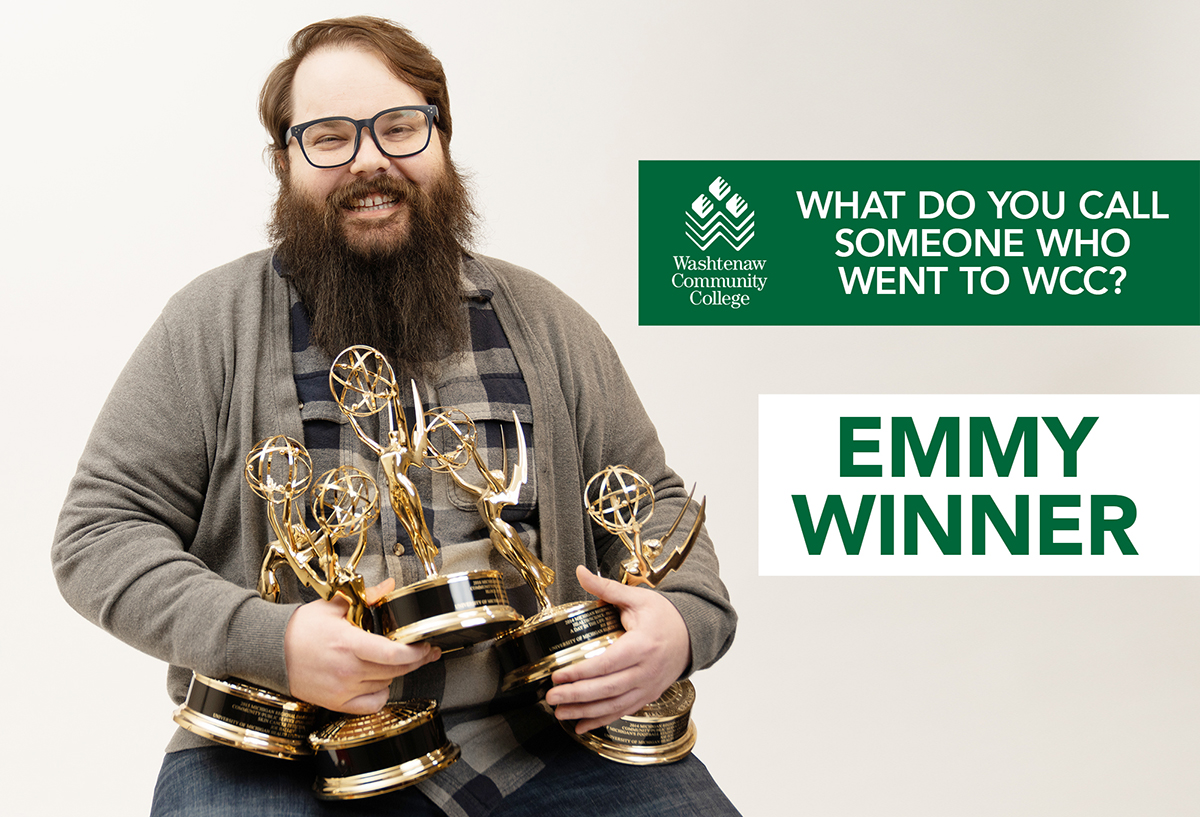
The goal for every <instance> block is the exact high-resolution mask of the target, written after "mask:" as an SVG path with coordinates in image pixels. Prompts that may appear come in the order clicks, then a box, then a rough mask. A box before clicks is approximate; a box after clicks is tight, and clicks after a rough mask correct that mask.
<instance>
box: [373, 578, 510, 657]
mask: <svg viewBox="0 0 1200 817" xmlns="http://www.w3.org/2000/svg"><path fill="white" fill-rule="evenodd" d="M376 610H377V615H378V618H379V629H380V632H382V633H383V634H384V635H386V636H387V637H388V638H390V639H392V640H393V641H399V642H400V643H402V644H408V643H411V642H415V641H424V642H426V643H428V644H432V645H433V646H435V647H440V648H441V649H442V651H443V652H448V651H450V650H457V649H460V648H462V647H469V646H471V645H472V644H477V643H479V642H480V641H486V640H487V639H489V638H495V637H496V636H497V635H499V634H501V633H504V632H507V631H508V630H511V629H512V628H513V627H515V626H517V625H518V624H520V623H521V622H522V621H523V620H524V619H523V618H522V617H521V614H520V613H518V612H517V611H516V610H514V609H513V608H512V607H511V606H510V605H509V603H508V593H507V592H506V591H505V589H504V584H503V582H502V581H501V579H500V573H499V571H496V570H470V571H466V572H463V573H451V574H450V575H448V576H433V577H431V578H428V579H424V580H422V581H419V582H417V583H416V584H410V585H408V586H407V587H401V588H400V589H399V590H395V591H393V592H391V593H388V594H387V595H386V596H384V597H383V599H382V600H381V601H380V602H379V605H378V606H377V607H376Z"/></svg>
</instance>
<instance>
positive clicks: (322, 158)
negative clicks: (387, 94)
mask: <svg viewBox="0 0 1200 817" xmlns="http://www.w3.org/2000/svg"><path fill="white" fill-rule="evenodd" d="M437 118H438V109H437V105H404V106H402V107H399V108H388V109H387V110H386V111H380V112H379V113H377V114H375V115H374V116H372V117H371V118H370V119H351V118H350V117H348V116H327V117H325V118H323V119H314V120H312V121H311V122H301V123H300V124H299V125H292V126H291V127H290V128H288V129H287V130H285V131H284V132H283V143H284V144H285V145H286V144H287V143H288V142H289V141H290V140H291V139H292V138H295V140H296V141H297V142H298V143H299V144H300V150H301V152H302V153H303V154H304V158H305V159H307V160H308V163H309V164H310V165H312V166H313V167H323V168H324V167H341V166H342V165H348V164H350V163H351V162H353V161H354V157H355V156H357V155H358V148H359V144H360V142H361V139H362V130H363V128H367V129H368V130H370V132H371V139H373V140H374V141H375V147H377V148H379V152H380V153H382V154H383V155H384V156H390V157H392V158H393V159H403V158H404V157H405V156H415V155H416V154H418V153H420V152H421V151H423V150H424V149H425V148H427V147H429V139H430V135H431V134H432V133H433V123H434V122H436V121H437Z"/></svg>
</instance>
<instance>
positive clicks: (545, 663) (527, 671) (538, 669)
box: [500, 630, 625, 692]
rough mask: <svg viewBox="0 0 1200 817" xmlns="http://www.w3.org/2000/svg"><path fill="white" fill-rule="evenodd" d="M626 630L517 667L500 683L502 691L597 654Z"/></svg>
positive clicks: (534, 680)
mask: <svg viewBox="0 0 1200 817" xmlns="http://www.w3.org/2000/svg"><path fill="white" fill-rule="evenodd" d="M624 632H625V631H624V630H621V632H619V633H606V634H605V635H602V636H600V637H599V638H593V639H592V640H590V641H585V642H583V643H582V644H576V645H575V646H573V647H567V648H566V649H565V650H559V651H558V652H556V653H554V654H553V655H548V656H546V657H545V658H543V659H542V660H541V661H538V662H536V663H534V664H529V665H528V666H524V667H520V668H519V669H515V670H513V671H512V672H510V673H508V674H507V675H505V676H504V682H503V683H502V684H501V685H500V691H501V692H512V691H513V690H514V689H516V688H518V687H522V686H525V685H526V684H532V683H534V682H536V681H541V680H544V679H546V678H549V677H550V676H551V675H553V674H554V671H555V670H557V669H559V668H560V667H565V666H569V665H571V664H574V663H577V662H579V661H583V660H585V659H588V658H592V657H594V656H597V655H599V654H600V653H602V652H604V651H605V650H606V649H608V648H609V647H611V646H612V645H613V644H615V643H616V642H617V638H619V637H620V636H621V633H624Z"/></svg>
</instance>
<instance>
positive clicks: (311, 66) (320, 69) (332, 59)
mask: <svg viewBox="0 0 1200 817" xmlns="http://www.w3.org/2000/svg"><path fill="white" fill-rule="evenodd" d="M425 103H426V99H425V96H424V95H423V94H422V93H421V92H420V91H418V90H417V89H416V88H414V87H412V86H411V85H409V84H408V83H407V82H404V81H403V80H402V79H400V78H399V77H397V76H396V75H395V74H393V73H392V71H391V69H390V68H389V67H388V65H387V64H386V63H385V62H384V61H383V60H382V59H380V57H379V56H378V55H377V54H375V53H373V52H371V51H368V50H364V49H359V48H348V47H330V48H322V49H318V50H316V51H314V52H313V53H311V54H309V55H308V56H307V57H305V58H304V59H303V60H302V61H301V62H300V65H299V66H297V68H296V75H295V77H294V78H293V80H292V111H293V116H292V122H291V124H295V123H297V122H305V121H308V120H310V119H319V118H321V117H324V116H350V117H353V118H355V119H365V118H367V117H370V116H374V115H375V114H376V113H378V112H379V111H381V110H383V109H385V108H395V107H398V106H400V105H424V104H425Z"/></svg>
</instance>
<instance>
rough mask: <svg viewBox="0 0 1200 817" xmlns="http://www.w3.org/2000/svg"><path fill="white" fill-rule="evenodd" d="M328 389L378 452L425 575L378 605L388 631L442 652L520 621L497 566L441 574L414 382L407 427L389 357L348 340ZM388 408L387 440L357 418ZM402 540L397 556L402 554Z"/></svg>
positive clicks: (391, 496) (422, 420)
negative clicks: (425, 493)
mask: <svg viewBox="0 0 1200 817" xmlns="http://www.w3.org/2000/svg"><path fill="white" fill-rule="evenodd" d="M329 388H330V391H332V392H333V396H334V399H335V400H336V401H337V403H338V406H340V407H341V410H342V412H343V413H344V414H345V415H346V416H347V417H348V418H349V420H350V422H351V425H352V426H353V428H354V432H355V434H357V435H358V438H359V439H360V440H362V441H363V443H365V444H366V445H367V447H368V448H370V449H371V451H373V452H374V453H375V455H376V456H378V457H379V462H380V464H381V466H382V468H383V473H384V475H385V477H386V478H387V483H388V497H389V499H390V500H391V505H392V509H393V510H394V511H395V513H396V517H397V519H398V520H399V522H400V524H401V525H402V526H403V527H404V530H405V532H407V533H408V537H409V540H410V541H411V542H412V548H413V552H414V554H415V555H416V556H417V558H418V559H419V560H420V562H421V566H422V568H423V569H424V571H425V578H424V579H422V580H420V581H418V582H415V583H412V584H409V585H406V586H405V587H401V588H399V589H397V590H395V591H393V592H391V593H389V594H388V595H387V596H385V597H384V598H383V599H382V600H381V601H380V602H379V606H378V611H379V619H380V626H381V630H382V632H383V634H384V635H386V636H388V637H389V638H391V639H393V640H395V641H399V642H402V643H408V642H414V641H425V642H428V643H429V644H432V645H434V646H437V647H440V648H441V649H442V650H443V651H445V650H453V649H457V648H459V647H466V646H469V645H471V644H475V643H477V642H479V641H483V640H486V639H488V638H492V637H494V636H495V635H497V634H498V633H501V632H504V631H506V630H509V629H511V628H512V627H513V626H514V625H515V624H518V623H520V621H521V620H522V618H521V616H520V614H519V613H517V611H516V610H514V609H513V608H512V606H511V605H509V603H508V593H507V592H506V591H505V589H504V585H503V582H502V580H501V576H500V573H499V571H496V570H469V571H461V572H456V573H450V574H447V575H440V574H439V573H438V569H437V564H436V563H435V560H434V557H435V556H436V555H437V553H438V549H437V547H436V546H435V545H434V543H433V539H432V537H431V536H430V533H429V529H428V527H427V526H426V524H425V513H424V509H423V508H422V505H421V498H420V496H418V494H417V490H416V487H415V486H414V485H413V482H412V480H411V479H410V478H409V476H408V471H409V469H410V468H420V467H423V466H424V460H425V456H426V453H427V448H428V442H429V437H428V433H427V429H426V425H425V416H424V413H423V408H422V404H421V398H420V395H419V394H418V392H417V386H416V383H415V382H414V383H413V384H412V393H413V407H414V411H415V420H414V423H413V428H412V429H409V427H408V423H407V421H406V420H405V416H404V407H403V406H402V405H401V404H400V399H399V397H400V392H399V388H398V387H397V385H396V378H395V374H394V373H393V372H392V367H391V364H389V363H388V362H387V360H386V359H385V358H384V356H383V355H382V354H380V353H379V352H378V351H376V350H375V349H372V348H371V347H369V346H351V347H350V348H349V349H346V350H344V351H343V352H342V353H341V354H339V355H338V356H337V359H335V360H334V362H333V366H332V367H331V368H330V370H329ZM380 412H386V427H387V440H386V442H379V441H376V440H374V439H372V438H371V437H370V436H369V435H368V434H367V433H366V432H365V431H364V429H363V427H362V424H361V422H360V420H361V419H362V418H365V417H370V416H373V415H376V414H379V413H380ZM399 553H400V550H399V545H397V555H399Z"/></svg>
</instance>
